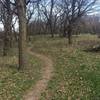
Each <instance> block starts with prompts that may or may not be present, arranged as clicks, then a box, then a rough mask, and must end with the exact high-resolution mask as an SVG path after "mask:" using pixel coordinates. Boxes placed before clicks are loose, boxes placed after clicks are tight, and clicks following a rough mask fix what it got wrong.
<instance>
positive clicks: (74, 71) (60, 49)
mask: <svg viewBox="0 0 100 100" xmlns="http://www.w3.org/2000/svg"><path fill="white" fill-rule="evenodd" d="M36 38H37V37H36ZM36 38H35V37H34V39H33V40H32V42H33V51H36V52H40V53H43V54H45V55H49V56H51V58H52V60H53V61H54V68H55V70H54V77H53V78H52V79H51V80H50V82H49V83H48V88H47V90H46V92H44V93H42V96H41V100H100V53H99V52H98V53H93V52H85V51H84V49H87V48H90V47H92V46H94V45H97V44H98V43H99V42H100V40H99V39H98V38H97V37H96V36H91V35H88V36H86V35H84V36H83V35H81V36H78V37H77V38H75V39H74V41H75V42H74V44H73V46H71V47H69V46H68V45H67V39H66V38H59V37H56V38H54V39H52V38H49V37H46V38H45V37H44V38H43V37H42V38H41V37H40V36H39V37H38V39H36ZM91 41H92V42H91Z"/></svg>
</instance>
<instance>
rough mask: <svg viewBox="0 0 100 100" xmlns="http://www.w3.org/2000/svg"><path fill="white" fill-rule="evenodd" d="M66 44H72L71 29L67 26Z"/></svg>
mask: <svg viewBox="0 0 100 100" xmlns="http://www.w3.org/2000/svg"><path fill="white" fill-rule="evenodd" d="M67 32H68V33H67V34H68V44H69V45H71V44H72V27H71V26H70V25H69V26H68V31H67Z"/></svg>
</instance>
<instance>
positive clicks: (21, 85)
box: [0, 49, 42, 100]
mask: <svg viewBox="0 0 100 100" xmlns="http://www.w3.org/2000/svg"><path fill="white" fill-rule="evenodd" d="M15 53H16V49H13V50H12V54H9V56H8V57H2V56H0V100H22V98H23V95H25V92H27V90H29V89H30V88H31V87H32V86H33V85H35V83H36V82H37V81H38V80H39V79H40V77H41V73H40V72H41V71H40V70H41V67H42V62H41V61H40V60H39V59H37V58H35V57H33V56H32V55H30V54H29V55H28V59H29V60H28V63H29V65H28V66H27V68H26V69H23V70H21V71H18V70H17V66H18V65H17V61H18V59H17V55H16V56H14V55H15Z"/></svg>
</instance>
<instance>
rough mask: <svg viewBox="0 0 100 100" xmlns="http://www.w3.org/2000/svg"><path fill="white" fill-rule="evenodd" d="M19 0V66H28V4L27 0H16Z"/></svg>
mask: <svg viewBox="0 0 100 100" xmlns="http://www.w3.org/2000/svg"><path fill="white" fill-rule="evenodd" d="M16 2H17V10H18V18H19V67H18V70H20V69H21V68H25V67H26V66H27V61H26V58H27V57H26V56H27V48H26V35H27V25H26V22H27V21H26V5H25V0H16Z"/></svg>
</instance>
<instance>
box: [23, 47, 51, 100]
mask: <svg viewBox="0 0 100 100" xmlns="http://www.w3.org/2000/svg"><path fill="white" fill-rule="evenodd" d="M28 51H29V53H30V54H31V55H33V56H36V57H38V58H39V59H40V60H41V61H42V62H43V64H44V67H43V68H42V71H41V73H42V78H41V80H39V81H38V82H37V83H36V85H35V86H34V87H33V90H31V91H30V92H29V93H28V94H27V95H25V96H24V100H39V99H40V97H41V93H43V92H44V91H45V89H46V88H47V85H48V82H49V80H50V79H51V78H52V75H53V61H52V60H51V59H50V58H48V57H46V56H44V55H42V54H37V53H34V52H32V51H31V48H30V49H28Z"/></svg>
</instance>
